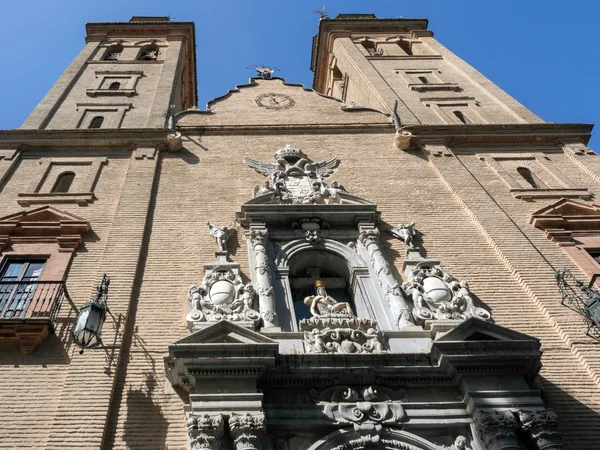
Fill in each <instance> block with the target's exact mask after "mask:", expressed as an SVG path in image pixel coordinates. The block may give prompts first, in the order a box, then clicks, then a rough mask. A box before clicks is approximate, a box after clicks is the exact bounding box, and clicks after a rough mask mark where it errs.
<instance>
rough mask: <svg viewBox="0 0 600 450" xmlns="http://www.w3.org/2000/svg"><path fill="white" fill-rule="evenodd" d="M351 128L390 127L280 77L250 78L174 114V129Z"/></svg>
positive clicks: (376, 115) (374, 115) (379, 117)
mask: <svg viewBox="0 0 600 450" xmlns="http://www.w3.org/2000/svg"><path fill="white" fill-rule="evenodd" d="M317 124H319V125H325V124H327V125H355V126H357V127H364V126H365V124H372V125H377V124H380V125H381V126H382V127H383V128H384V129H386V128H388V127H391V128H392V129H393V124H392V120H391V118H390V116H389V115H387V114H385V113H383V112H381V111H377V110H374V109H370V108H364V107H362V106H360V105H349V104H345V103H344V102H342V101H341V100H339V99H336V98H333V97H328V96H325V95H323V94H320V93H317V92H315V91H313V90H312V89H308V88H305V87H304V86H302V85H299V84H292V83H287V82H286V81H285V80H284V79H282V78H272V79H269V80H264V79H260V78H252V79H250V82H249V83H248V84H243V85H238V86H236V88H235V89H232V90H230V91H229V92H227V93H226V94H225V95H223V96H221V97H218V98H215V99H213V100H211V101H209V102H208V103H207V109H206V110H200V109H198V108H196V107H194V108H191V109H189V110H186V111H182V112H180V113H179V114H177V126H178V127H184V128H185V127H198V126H213V125H214V126H222V125H228V126H274V125H283V126H289V125H317Z"/></svg>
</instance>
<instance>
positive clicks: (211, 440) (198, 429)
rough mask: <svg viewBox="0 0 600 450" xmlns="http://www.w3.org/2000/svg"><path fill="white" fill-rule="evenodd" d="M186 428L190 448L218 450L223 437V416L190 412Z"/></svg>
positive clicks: (194, 449) (195, 449)
mask: <svg viewBox="0 0 600 450" xmlns="http://www.w3.org/2000/svg"><path fill="white" fill-rule="evenodd" d="M187 429H188V436H189V440H190V449H191V450H218V449H219V448H220V446H221V439H222V438H223V430H224V427H223V416H222V415H221V414H217V415H209V414H203V415H196V414H193V413H191V414H189V415H188V419H187Z"/></svg>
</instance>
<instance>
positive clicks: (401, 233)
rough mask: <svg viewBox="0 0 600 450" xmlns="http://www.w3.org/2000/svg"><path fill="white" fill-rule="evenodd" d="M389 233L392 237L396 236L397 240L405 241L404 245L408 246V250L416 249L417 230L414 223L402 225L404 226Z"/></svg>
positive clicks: (401, 225) (399, 226)
mask: <svg viewBox="0 0 600 450" xmlns="http://www.w3.org/2000/svg"><path fill="white" fill-rule="evenodd" d="M389 233H390V234H391V235H392V236H394V237H395V238H398V239H400V240H401V241H404V245H405V246H406V248H410V249H413V248H415V242H414V241H415V234H416V230H415V223H414V222H410V223H402V224H400V225H398V226H397V227H394V228H392V229H391V230H389Z"/></svg>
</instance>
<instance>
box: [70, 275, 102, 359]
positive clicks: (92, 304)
mask: <svg viewBox="0 0 600 450" xmlns="http://www.w3.org/2000/svg"><path fill="white" fill-rule="evenodd" d="M109 284H110V277H108V276H106V274H104V275H103V276H102V281H101V282H100V284H99V285H98V288H97V290H96V294H95V296H94V297H92V298H91V300H90V301H89V302H87V303H86V304H85V305H83V306H82V307H81V309H80V310H79V314H78V315H77V319H76V321H75V327H74V328H73V340H74V341H75V344H77V345H78V346H79V347H81V351H80V352H79V354H82V353H83V351H84V350H85V349H86V348H94V347H97V346H98V345H100V344H101V343H102V339H101V337H102V325H104V320H105V319H106V311H107V310H108V306H107V302H108V285H109Z"/></svg>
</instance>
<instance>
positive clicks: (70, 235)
mask: <svg viewBox="0 0 600 450" xmlns="http://www.w3.org/2000/svg"><path fill="white" fill-rule="evenodd" d="M90 230H91V227H90V223H89V222H88V221H87V220H85V219H84V218H82V217H79V216H76V215H74V214H71V213H68V212H66V211H61V210H59V209H56V208H53V207H52V206H43V207H41V208H36V209H32V210H29V211H21V212H18V213H16V214H11V215H8V216H5V217H1V218H0V258H1V262H2V263H3V262H4V261H5V260H6V259H8V258H11V259H12V258H46V265H45V267H44V271H43V272H42V275H41V278H40V281H56V282H60V281H64V280H65V279H66V274H67V271H68V270H69V266H70V264H71V261H72V259H73V255H74V253H75V249H76V248H77V247H79V245H80V244H81V243H82V242H83V235H84V234H85V233H86V232H88V231H90ZM52 301H53V302H55V301H57V299H56V298H54V299H53V300H52ZM55 306H56V308H58V307H59V306H60V305H58V304H55ZM53 307H54V305H53ZM0 321H1V322H2V325H1V326H2V328H3V334H2V335H0V343H6V342H8V343H14V342H18V343H19V344H20V347H21V351H22V352H23V353H25V354H29V353H31V352H32V351H33V350H34V349H35V347H37V346H38V345H40V344H41V343H42V342H43V341H45V340H46V339H47V338H48V336H49V335H50V334H51V333H52V330H53V324H52V315H51V314H49V313H48V312H47V311H45V310H43V314H42V315H41V316H40V315H38V314H37V313H36V311H35V309H34V306H33V303H32V307H31V308H30V309H28V312H27V314H26V315H25V317H21V318H18V319H16V320H15V319H1V320H0Z"/></svg>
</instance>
